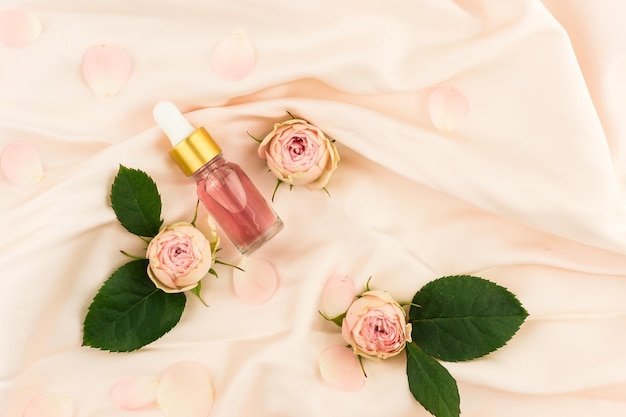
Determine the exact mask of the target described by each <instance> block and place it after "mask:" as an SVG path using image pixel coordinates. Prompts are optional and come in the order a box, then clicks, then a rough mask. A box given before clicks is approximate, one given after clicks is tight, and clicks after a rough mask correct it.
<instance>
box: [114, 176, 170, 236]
mask: <svg viewBox="0 0 626 417" xmlns="http://www.w3.org/2000/svg"><path fill="white" fill-rule="evenodd" d="M111 206H112V207H113V211H114V212H115V215H116V216H117V219H118V220H119V221H120V223H121V224H122V226H124V228H125V229H126V230H128V231H129V232H131V233H133V234H135V235H138V236H145V237H154V236H155V235H156V234H157V233H159V229H160V228H161V224H163V220H162V219H161V196H160V195H159V191H158V189H157V186H156V184H155V183H154V181H153V180H152V178H150V176H148V174H146V173H145V172H143V171H141V170H138V169H132V168H126V167H125V166H123V165H120V168H119V171H118V172H117V176H116V177H115V180H114V181H113V185H112V186H111Z"/></svg>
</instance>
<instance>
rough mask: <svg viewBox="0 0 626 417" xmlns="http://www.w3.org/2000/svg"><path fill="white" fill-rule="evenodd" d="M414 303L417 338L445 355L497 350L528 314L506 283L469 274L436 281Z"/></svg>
mask: <svg viewBox="0 0 626 417" xmlns="http://www.w3.org/2000/svg"><path fill="white" fill-rule="evenodd" d="M412 304H413V305H412V306H411V308H410V310H409V320H410V322H411V323H412V325H413V330H412V332H411V336H412V338H413V341H414V342H415V343H417V344H418V345H419V346H420V347H421V348H422V349H423V350H424V351H425V352H426V353H428V354H429V355H432V356H434V357H436V358H439V359H441V360H444V361H464V360H469V359H474V358H478V357H481V356H484V355H486V354H488V353H490V352H493V351H494V350H496V349H498V348H500V347H502V346H504V345H505V344H506V343H507V342H508V341H509V340H510V339H511V337H513V335H514V334H515V333H516V332H517V330H518V329H519V327H520V326H521V325H522V323H523V322H524V320H525V319H526V317H527V316H528V312H527V311H526V310H525V309H524V307H523V306H522V304H521V303H520V302H519V300H518V299H517V298H516V297H515V295H514V294H512V293H511V292H509V291H508V290H507V289H506V288H504V287H501V286H499V285H497V284H495V283H493V282H491V281H487V280H485V279H482V278H479V277H474V276H469V275H456V276H448V277H443V278H439V279H436V280H434V281H431V282H430V283H428V284H426V285H425V286H424V287H422V289H420V290H419V291H418V292H417V293H416V294H415V297H413V302H412Z"/></svg>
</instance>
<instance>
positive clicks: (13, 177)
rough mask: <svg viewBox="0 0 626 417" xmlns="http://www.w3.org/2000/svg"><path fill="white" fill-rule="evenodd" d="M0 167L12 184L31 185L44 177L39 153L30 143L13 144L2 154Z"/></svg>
mask: <svg viewBox="0 0 626 417" xmlns="http://www.w3.org/2000/svg"><path fill="white" fill-rule="evenodd" d="M0 166H1V167H2V172H4V175H6V177H7V178H8V179H9V181H11V182H12V183H14V184H20V185H32V184H36V183H37V182H39V181H41V180H42V178H43V177H44V174H43V167H42V166H41V158H40V156H39V151H38V150H37V148H35V147H34V146H33V145H31V144H30V143H25V142H13V143H11V144H9V145H8V146H7V147H6V148H4V151H3V152H2V157H0Z"/></svg>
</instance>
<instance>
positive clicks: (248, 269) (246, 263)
mask: <svg viewBox="0 0 626 417" xmlns="http://www.w3.org/2000/svg"><path fill="white" fill-rule="evenodd" d="M238 266H239V267H240V268H241V269H243V271H240V270H238V269H235V270H234V271H233V285H234V287H235V294H237V297H238V298H239V299H240V300H241V301H243V302H244V303H246V304H261V303H263V302H265V301H267V300H269V299H270V298H271V296H272V294H274V291H276V287H277V286H278V277H277V276H276V271H275V270H274V267H273V266H272V265H271V264H270V263H269V262H267V261H265V260H263V259H257V258H250V257H245V258H243V260H242V261H241V262H240V263H239V265H238Z"/></svg>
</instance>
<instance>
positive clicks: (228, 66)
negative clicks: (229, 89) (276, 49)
mask: <svg viewBox="0 0 626 417" xmlns="http://www.w3.org/2000/svg"><path fill="white" fill-rule="evenodd" d="M211 63H212V65H213V70H214V71H215V73H216V74H217V76H218V77H220V78H222V79H224V80H227V81H238V80H241V79H242V78H244V77H246V76H247V75H248V74H250V72H251V71H252V70H253V69H254V66H255V65H256V52H255V51H254V46H252V42H250V39H249V38H248V37H247V36H246V35H245V34H243V33H240V32H237V33H233V34H232V35H230V36H228V37H227V38H225V39H224V40H222V41H221V42H220V43H219V44H218V45H217V46H216V47H215V49H214V50H213V55H212V57H211Z"/></svg>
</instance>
